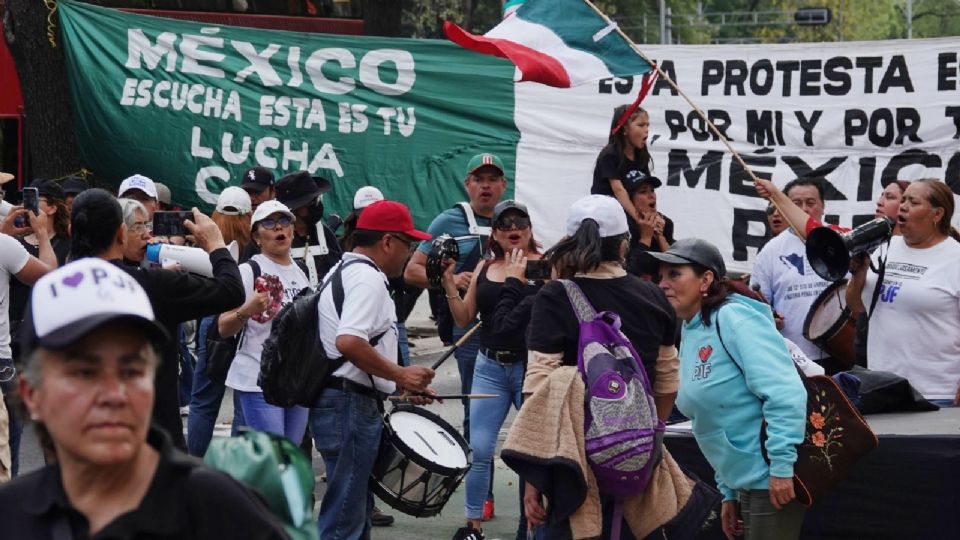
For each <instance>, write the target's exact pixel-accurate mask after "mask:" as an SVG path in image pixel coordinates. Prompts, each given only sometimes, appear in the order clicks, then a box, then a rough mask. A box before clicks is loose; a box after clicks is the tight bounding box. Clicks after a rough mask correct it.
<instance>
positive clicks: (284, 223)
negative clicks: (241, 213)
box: [260, 216, 293, 229]
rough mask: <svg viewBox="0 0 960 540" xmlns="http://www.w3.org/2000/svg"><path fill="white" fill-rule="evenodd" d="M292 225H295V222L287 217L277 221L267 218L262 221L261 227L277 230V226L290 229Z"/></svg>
mask: <svg viewBox="0 0 960 540" xmlns="http://www.w3.org/2000/svg"><path fill="white" fill-rule="evenodd" d="M291 224H293V220H292V219H290V218H289V217H287V216H283V217H281V218H277V219H274V218H265V219H261V220H260V226H261V227H263V228H265V229H275V228H276V227H277V225H280V226H281V227H289V226H290V225H291Z"/></svg>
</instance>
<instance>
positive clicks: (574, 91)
mask: <svg viewBox="0 0 960 540" xmlns="http://www.w3.org/2000/svg"><path fill="white" fill-rule="evenodd" d="M59 5H60V11H61V24H62V27H63V34H64V41H65V52H66V58H67V64H68V70H69V77H70V88H71V94H72V95H71V99H72V101H73V105H74V111H75V118H76V126H77V130H78V133H77V134H78V138H79V140H80V144H81V147H82V152H83V158H84V161H85V165H86V166H87V167H89V168H90V169H91V170H92V171H94V173H95V174H96V175H97V176H98V177H99V178H102V179H107V180H108V181H111V182H115V183H119V181H120V180H121V179H123V178H124V177H126V176H128V175H130V174H133V173H138V172H139V173H142V174H145V175H147V176H149V177H151V178H153V179H155V180H157V181H160V182H164V183H166V184H167V185H168V186H170V188H171V190H172V191H173V196H174V198H175V199H176V200H177V201H179V202H180V203H181V204H201V205H204V206H206V207H207V208H209V207H210V206H209V205H211V204H212V203H213V202H214V201H215V200H216V196H217V194H218V193H219V192H220V191H221V190H222V189H223V188H224V187H225V186H227V185H238V184H239V183H240V179H239V175H240V174H241V173H242V171H243V170H245V169H246V168H248V167H251V166H253V165H262V166H264V167H267V168H270V169H272V170H274V171H275V173H276V174H277V175H278V176H281V175H283V174H285V173H287V172H291V171H295V170H301V169H307V170H309V171H311V172H312V173H315V174H318V175H323V176H326V177H327V178H329V179H330V180H332V181H333V185H334V189H333V191H332V192H331V193H330V194H328V195H327V196H326V199H325V202H326V203H327V206H328V208H330V209H332V210H334V211H338V212H341V213H345V212H347V211H349V209H350V205H351V203H352V197H353V193H354V192H355V191H356V189H357V188H359V187H361V186H363V185H367V184H372V185H376V186H378V187H380V188H381V189H382V190H383V191H384V193H385V194H386V196H387V197H389V198H392V199H396V200H400V201H403V202H404V203H406V204H408V205H409V206H410V208H411V210H412V211H413V213H414V218H415V219H416V221H417V224H418V225H419V226H422V227H425V226H426V225H427V224H428V223H429V221H430V219H432V217H433V216H434V215H436V214H437V213H438V212H440V211H441V210H443V209H445V208H449V207H450V206H452V205H453V204H454V203H455V202H457V201H460V200H464V199H465V198H466V194H465V192H464V189H463V178H464V172H465V168H466V163H467V161H468V160H469V158H470V157H471V156H472V155H474V154H476V153H479V152H493V153H496V154H498V155H499V156H500V157H501V158H503V160H504V163H505V164H506V168H507V177H508V179H509V186H510V188H509V189H510V191H511V193H514V190H515V196H516V198H517V199H519V200H521V201H522V202H525V203H526V204H527V205H528V206H529V208H530V210H531V214H532V218H533V223H534V229H535V233H536V236H537V238H538V239H539V240H540V241H541V242H542V243H543V244H545V245H550V244H552V243H553V242H555V241H556V240H557V239H558V238H560V236H561V235H562V234H563V225H564V219H565V218H566V214H567V210H568V209H569V206H570V204H571V203H573V202H574V201H575V200H576V199H577V198H578V197H580V196H582V195H584V194H586V193H588V191H589V189H590V184H591V180H592V173H593V166H594V160H595V158H596V156H597V154H598V152H599V151H600V148H601V147H602V146H603V145H604V144H605V143H606V141H607V133H608V132H609V129H610V121H611V116H612V111H613V108H614V107H615V106H617V105H620V104H623V103H627V102H630V101H632V100H633V98H634V97H635V96H636V94H637V91H638V89H639V83H640V79H639V77H638V78H637V79H636V80H635V81H634V80H632V79H614V80H602V81H600V82H599V83H591V84H585V85H582V86H578V87H574V88H566V89H560V88H550V87H546V86H543V85H539V84H536V83H514V82H513V76H514V67H513V66H512V65H511V64H510V63H508V62H507V61H506V60H501V59H497V58H494V57H489V56H484V55H481V54H476V53H473V52H470V51H467V50H464V49H461V48H459V47H457V46H455V45H452V44H450V43H447V42H442V41H432V40H408V39H386V38H371V37H354V36H351V37H343V36H333V35H322V34H303V33H291V32H280V31H266V30H255V29H249V28H238V27H230V26H216V25H205V24H198V23H190V22H184V21H178V20H170V19H160V18H153V17H147V16H142V15H135V14H130V13H124V12H119V11H114V10H108V9H102V8H97V7H93V6H89V5H86V4H80V3H77V2H73V1H69V0H61V1H60V2H59ZM645 52H646V53H647V55H648V56H650V57H651V58H653V59H654V60H656V61H657V62H658V63H659V65H660V66H661V67H662V68H663V69H665V70H666V71H667V72H668V73H669V74H670V75H671V77H672V78H674V79H675V80H676V81H677V82H678V83H679V85H680V87H681V88H683V89H684V91H685V92H686V93H687V94H688V95H689V96H690V97H691V98H692V99H693V100H694V101H695V102H696V103H697V104H698V105H699V106H700V107H701V108H702V109H703V110H704V111H705V112H706V114H707V115H709V116H710V118H711V119H712V120H713V121H714V123H716V124H717V126H718V127H719V128H720V129H721V130H722V131H723V132H724V133H725V134H726V135H727V137H729V138H730V140H731V141H732V144H733V145H734V147H735V148H736V149H737V151H738V152H740V153H741V154H742V155H743V156H744V159H746V160H747V162H748V163H749V164H750V166H751V168H752V169H753V170H754V172H756V173H757V174H758V175H760V176H763V177H768V178H772V179H773V180H774V181H775V182H776V183H777V184H778V185H781V186H782V185H784V184H785V183H787V182H788V181H789V180H791V179H793V178H796V177H797V176H819V177H823V178H825V179H826V180H827V182H828V189H827V202H826V208H827V218H828V220H830V221H835V222H838V223H840V224H842V225H846V226H850V225H854V224H857V223H860V222H862V221H863V220H865V219H868V218H870V217H872V215H873V208H874V201H875V200H876V199H877V197H878V195H879V194H880V192H881V190H882V189H883V186H885V185H886V184H887V183H889V182H890V181H891V180H893V179H898V178H899V179H907V180H909V179H917V178H924V177H933V178H939V179H941V180H945V181H946V182H947V183H949V184H950V185H951V186H952V187H953V189H954V192H955V193H956V192H960V99H958V98H960V60H958V55H960V40H957V39H955V38H949V39H938V40H910V41H881V42H869V43H817V44H801V45H797V44H794V45H751V46H744V45H737V46H646V47H645ZM643 106H644V108H646V109H647V110H648V111H649V113H650V122H651V128H650V133H651V135H650V138H649V141H648V144H649V147H650V150H651V154H652V156H653V173H654V175H656V176H658V177H660V178H661V180H663V184H664V185H663V187H662V188H660V189H659V190H658V197H659V202H658V208H659V210H660V211H661V212H663V213H664V214H666V215H667V216H669V217H671V218H672V219H673V220H674V222H675V223H676V236H677V238H683V237H688V236H698V237H701V238H705V239H707V240H710V241H711V242H714V243H715V244H717V246H718V247H719V248H720V249H721V252H723V254H724V256H725V258H726V259H727V262H728V267H729V268H731V269H733V270H741V271H743V270H748V269H749V266H750V261H751V260H752V259H753V257H754V256H755V255H756V252H757V246H758V245H760V244H761V243H762V239H763V235H764V233H765V231H766V223H765V215H764V211H763V209H764V208H765V206H766V203H765V201H763V200H762V199H760V198H758V197H757V196H756V193H755V191H754V190H753V187H752V185H751V182H750V181H749V177H748V176H747V175H746V174H745V172H744V171H743V169H742V167H740V166H739V164H738V163H737V162H736V161H735V160H734V159H733V156H732V155H731V154H730V153H729V152H728V151H726V149H725V147H724V146H723V145H722V144H721V142H720V141H718V140H717V139H716V137H714V136H713V135H712V134H711V133H710V132H708V131H707V129H706V127H705V125H704V122H703V121H702V119H700V118H699V116H697V115H696V113H694V112H692V110H691V108H690V106H689V105H687V103H686V102H685V101H684V100H683V99H682V98H681V97H680V96H679V95H677V93H676V92H675V91H674V90H672V89H671V88H670V87H669V86H668V85H667V83H666V81H664V80H663V79H662V78H661V79H660V80H658V81H657V83H656V85H655V87H654V88H653V90H652V91H651V92H650V95H649V96H648V97H647V99H646V101H645V102H644V104H643ZM954 221H955V222H956V221H957V219H956V218H955V220H954Z"/></svg>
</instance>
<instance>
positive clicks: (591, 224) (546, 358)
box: [523, 195, 678, 538]
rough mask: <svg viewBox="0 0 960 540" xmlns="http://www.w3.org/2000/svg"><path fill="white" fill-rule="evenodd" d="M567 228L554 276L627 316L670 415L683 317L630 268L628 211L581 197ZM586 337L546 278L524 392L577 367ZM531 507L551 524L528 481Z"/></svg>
mask: <svg viewBox="0 0 960 540" xmlns="http://www.w3.org/2000/svg"><path fill="white" fill-rule="evenodd" d="M566 232H567V236H566V237H565V238H564V239H562V240H560V242H558V243H557V244H556V245H555V246H553V247H552V248H551V249H550V250H548V251H547V253H546V254H545V256H546V257H547V258H548V259H549V261H550V264H551V266H552V267H553V272H554V275H555V276H556V277H558V278H563V279H570V280H572V281H573V282H574V283H575V284H576V285H577V286H578V287H579V288H580V289H581V290H582V291H583V293H584V295H585V296H586V297H587V299H588V300H589V301H590V303H591V304H592V305H593V307H594V308H595V309H596V310H597V311H598V312H601V311H611V312H614V313H617V314H618V315H619V316H620V322H621V327H620V330H621V331H622V332H623V334H624V335H625V336H626V337H627V339H629V340H630V342H631V343H632V344H633V346H634V348H635V349H636V351H637V353H638V354H639V355H640V360H641V364H642V367H643V368H644V370H645V371H646V374H647V379H648V380H649V381H650V383H651V388H652V390H653V394H654V401H655V403H656V409H657V411H656V412H657V416H658V417H659V418H660V419H661V420H666V419H667V418H668V417H669V416H670V411H671V409H672V408H673V400H674V397H675V396H676V391H677V384H678V381H677V377H676V369H677V349H676V347H675V345H674V343H675V339H676V318H675V316H674V313H673V308H672V307H671V306H670V304H669V303H668V302H667V299H666V297H665V296H664V295H663V292H662V291H660V289H659V288H657V286H656V285H654V284H653V283H651V282H649V281H644V280H642V279H640V278H639V277H637V276H634V275H632V274H628V273H627V272H626V271H625V270H624V269H623V262H624V259H625V257H626V253H627V249H628V246H629V242H630V233H629V228H628V226H627V218H626V215H625V214H624V212H623V209H622V208H621V206H620V205H619V204H617V201H615V200H614V199H612V198H611V197H607V196H603V195H590V196H587V197H584V198H581V199H580V200H578V201H577V202H575V203H574V204H573V207H572V208H571V210H570V215H569V217H568V218H567V224H566ZM579 338H580V324H579V320H578V318H577V315H576V312H575V311H574V308H573V306H572V305H571V304H570V300H569V298H568V296H567V292H566V289H565V288H564V285H563V283H560V282H559V281H551V282H549V283H547V284H546V285H544V287H543V288H542V289H541V290H540V292H539V293H538V294H537V297H536V299H535V300H534V303H533V309H532V313H531V320H530V327H529V332H528V334H527V348H528V349H529V357H528V366H527V374H526V380H525V382H524V387H523V392H524V394H532V393H534V392H535V391H536V390H537V388H539V387H540V386H541V385H542V384H544V381H545V380H546V378H547V377H548V376H549V374H550V373H551V372H552V371H553V370H554V369H556V368H558V367H560V366H576V365H577V356H578V352H579ZM603 503H604V504H603V507H604V523H603V530H604V531H605V533H606V534H609V531H610V530H611V525H612V524H611V521H612V519H611V517H612V507H613V504H612V501H603ZM607 503H611V504H607ZM524 507H525V513H526V517H527V519H528V521H529V522H530V523H531V524H533V525H538V524H540V523H543V522H544V520H545V518H546V512H545V510H544V506H543V503H542V497H541V493H540V491H539V490H538V489H537V488H536V487H534V486H533V485H530V484H528V485H527V486H526V494H525V495H524ZM626 530H627V527H623V531H624V533H626ZM624 538H626V536H625V537H624Z"/></svg>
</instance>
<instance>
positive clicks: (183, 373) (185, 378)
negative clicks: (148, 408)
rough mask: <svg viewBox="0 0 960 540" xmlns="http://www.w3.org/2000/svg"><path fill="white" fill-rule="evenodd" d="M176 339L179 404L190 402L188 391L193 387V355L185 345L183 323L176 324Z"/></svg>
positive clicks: (185, 334) (185, 336)
mask: <svg viewBox="0 0 960 540" xmlns="http://www.w3.org/2000/svg"><path fill="white" fill-rule="evenodd" d="M177 333H178V334H179V336H178V337H177V340H178V341H179V342H180V406H181V407H182V406H184V405H187V404H188V403H190V392H191V389H192V388H193V363H194V359H193V355H192V354H190V348H189V347H187V333H186V332H185V331H184V330H183V325H182V324H180V325H177Z"/></svg>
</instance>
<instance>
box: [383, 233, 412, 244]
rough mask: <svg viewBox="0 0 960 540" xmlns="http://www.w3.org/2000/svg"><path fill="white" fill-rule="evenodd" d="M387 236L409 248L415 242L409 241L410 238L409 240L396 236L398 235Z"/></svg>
mask: <svg viewBox="0 0 960 540" xmlns="http://www.w3.org/2000/svg"><path fill="white" fill-rule="evenodd" d="M385 236H389V237H390V238H394V239H396V240H397V241H399V242H401V243H403V244H404V245H405V246H407V247H410V244H412V243H413V240H411V239H409V238H407V237H405V236H398V235H396V234H387V235H385Z"/></svg>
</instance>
